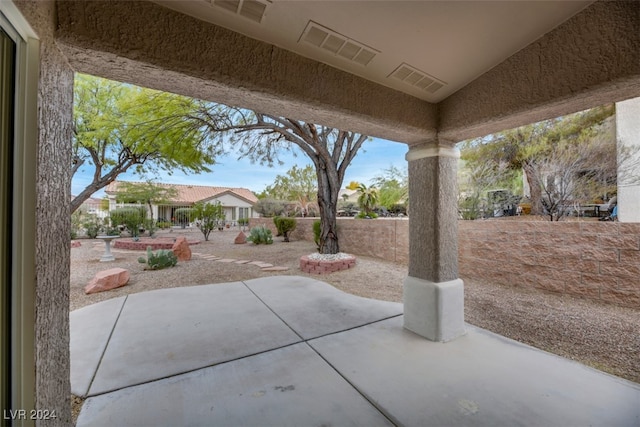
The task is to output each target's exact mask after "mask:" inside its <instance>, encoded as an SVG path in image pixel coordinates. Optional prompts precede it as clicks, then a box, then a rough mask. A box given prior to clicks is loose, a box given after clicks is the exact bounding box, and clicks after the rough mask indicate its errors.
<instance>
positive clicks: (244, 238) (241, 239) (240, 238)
mask: <svg viewBox="0 0 640 427" xmlns="http://www.w3.org/2000/svg"><path fill="white" fill-rule="evenodd" d="M233 243H235V244H236V245H241V244H243V243H247V236H246V235H245V234H244V233H243V232H242V231H241V232H240V233H239V234H238V236H236V239H235V240H234V241H233Z"/></svg>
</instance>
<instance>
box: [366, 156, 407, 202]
mask: <svg viewBox="0 0 640 427" xmlns="http://www.w3.org/2000/svg"><path fill="white" fill-rule="evenodd" d="M371 185H373V186H374V187H376V188H377V189H378V205H379V206H384V207H385V208H387V209H388V210H390V211H391V210H393V209H394V208H396V209H397V207H396V205H399V204H403V205H406V204H407V202H408V201H409V174H408V170H407V168H404V169H399V168H397V167H395V166H391V167H389V168H388V169H385V170H384V171H383V174H381V175H378V176H376V177H374V178H373V180H372V183H371Z"/></svg>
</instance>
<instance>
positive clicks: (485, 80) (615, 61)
mask: <svg viewBox="0 0 640 427" xmlns="http://www.w3.org/2000/svg"><path fill="white" fill-rule="evenodd" d="M638 28H640V3H638V2H636V1H597V2H595V3H594V4H592V5H590V6H589V7H587V8H586V9H585V10H583V11H582V12H580V13H578V14H577V15H576V16H574V17H573V18H571V19H570V20H568V21H567V22H565V23H563V24H562V25H560V26H559V27H558V28H556V29H555V30H553V31H551V32H550V33H548V34H545V35H544V36H543V37H541V38H540V39H539V40H537V41H536V42H534V43H532V44H531V45H529V46H527V47H526V48H524V49H522V50H521V51H520V52H517V53H516V54H514V55H513V56H511V57H510V58H508V59H507V60H505V61H504V62H503V63H501V64H499V65H498V66H496V67H494V68H493V69H491V70H489V71H488V72H487V73H485V74H483V75H482V76H480V77H479V78H477V79H476V80H475V81H473V82H471V83H470V84H468V85H467V86H465V87H464V88H462V89H461V90H459V91H458V92H456V93H455V94H453V95H451V96H450V97H449V98H447V99H445V100H444V101H442V102H441V103H440V104H438V107H439V114H440V119H441V120H440V126H439V128H440V129H439V135H440V136H441V137H443V138H445V139H450V140H453V141H461V140H464V139H467V138H472V137H477V136H483V135H488V134H490V133H493V132H497V131H502V130H504V129H510V128H515V127H518V126H522V125H526V124H529V123H533V122H537V121H540V120H543V119H549V118H553V117H558V116H561V115H565V114H568V113H573V112H576V111H581V110H585V109H587V108H592V107H594V106H596V105H602V104H606V103H610V102H612V101H619V100H624V99H629V98H633V97H637V96H640V49H638V46H640V31H638ZM609 82H615V84H613V85H612V84H609Z"/></svg>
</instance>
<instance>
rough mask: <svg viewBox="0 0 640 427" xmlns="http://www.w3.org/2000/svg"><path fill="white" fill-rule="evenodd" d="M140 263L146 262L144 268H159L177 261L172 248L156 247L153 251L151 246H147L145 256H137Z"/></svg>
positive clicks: (169, 265)
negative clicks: (154, 251)
mask: <svg viewBox="0 0 640 427" xmlns="http://www.w3.org/2000/svg"><path fill="white" fill-rule="evenodd" d="M138 262H139V263H141V264H147V267H145V270H161V269H163V268H167V267H173V266H175V265H176V264H177V263H178V258H176V255H175V254H174V253H173V251H172V250H167V249H158V250H157V251H156V253H153V251H152V250H151V246H147V257H146V258H145V257H142V256H141V257H140V258H138Z"/></svg>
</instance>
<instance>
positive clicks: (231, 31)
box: [0, 0, 640, 426]
mask: <svg viewBox="0 0 640 427" xmlns="http://www.w3.org/2000/svg"><path fill="white" fill-rule="evenodd" d="M234 5H236V6H237V7H234ZM638 28H640V3H638V2H636V1H591V0H585V1H579V0H576V1H549V2H540V1H500V2H492V1H468V2H461V1H442V2H435V1H404V2H400V1H391V0H389V1H384V0H383V1H370V2H355V1H353V2H347V1H340V2H338V1H334V2H326V1H320V0H317V1H315V0H310V1H300V2H292V1H263V0H251V1H249V0H245V1H241V2H229V1H219V0H212V1H161V0H158V1H153V2H152V1H115V0H114V1H61V0H49V1H36V0H2V1H0V29H1V30H2V31H0V56H1V57H2V61H0V87H1V88H2V90H0V96H1V99H0V103H1V105H2V108H0V115H1V117H0V122H2V126H0V138H1V142H2V143H1V144H0V274H1V275H2V277H3V280H2V281H0V284H1V285H0V286H1V288H0V312H1V313H2V314H3V315H2V316H1V317H0V340H1V342H0V367H1V369H0V400H1V401H2V407H3V408H5V407H8V408H21V409H24V410H26V411H27V413H28V412H29V411H30V410H32V409H35V408H37V409H41V410H42V409H46V410H49V411H55V412H56V414H57V418H56V419H55V420H52V421H46V422H45V421H38V422H37V424H38V425H45V424H46V425H48V426H62V425H70V424H71V413H70V404H69V396H70V394H71V393H70V380H69V377H70V368H69V312H68V310H69V292H70V290H69V286H67V285H66V284H68V283H69V279H70V267H69V266H70V250H69V245H70V242H69V236H70V221H69V206H68V204H69V201H68V199H69V197H68V194H69V188H70V181H71V176H70V175H71V174H70V167H69V165H70V164H71V158H72V145H71V140H72V131H73V129H72V117H73V77H74V72H83V73H89V74H94V75H97V76H101V77H106V78H110V79H115V80H120V81H124V82H128V83H132V84H138V85H142V86H147V87H150V88H155V89H160V90H167V91H171V92H175V93H180V94H183V95H188V96H193V97H198V98H201V99H207V100H211V101H216V102H222V103H225V104H229V105H235V106H242V107H244V108H250V109H254V110H258V111H263V112H266V113H270V114H274V115H278V116H282V117H290V118H293V119H297V120H304V121H307V122H312V123H318V124H322V125H327V126H331V127H336V128H339V129H345V130H349V131H356V132H361V133H363V134H366V135H370V136H375V137H380V138H384V139H388V140H391V141H396V142H398V143H401V144H405V145H406V147H407V155H406V159H407V162H408V169H409V182H410V183H411V184H410V188H409V204H410V206H411V207H412V212H414V213H415V214H413V215H412V216H411V220H410V230H409V248H410V249H409V265H408V269H407V277H406V279H405V281H404V282H403V286H404V317H403V319H404V327H405V328H406V329H408V330H411V331H413V332H415V333H416V334H418V335H420V336H423V337H425V338H426V339H429V340H435V341H450V340H454V339H456V338H457V337H458V336H460V335H461V334H463V333H464V286H463V282H462V280H461V279H460V278H459V274H458V261H457V260H458V241H457V228H458V225H457V203H456V199H457V182H456V168H457V159H458V157H459V153H458V150H457V149H456V143H457V142H459V141H462V140H465V139H468V138H473V137H481V136H484V135H487V134H490V133H493V132H497V131H501V130H505V129H509V128H514V127H517V126H520V125H524V124H528V123H532V122H535V121H539V120H543V119H547V118H552V117H557V116H560V115H564V114H568V113H572V112H576V111H580V110H584V109H587V108H591V107H594V106H597V105H602V104H604V103H611V102H620V101H624V100H628V99H631V98H635V97H638V96H640V31H638ZM5 279H7V280H5ZM470 357H472V356H470ZM14 424H15V425H23V424H24V425H34V424H36V421H35V420H20V421H15V423H14Z"/></svg>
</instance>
